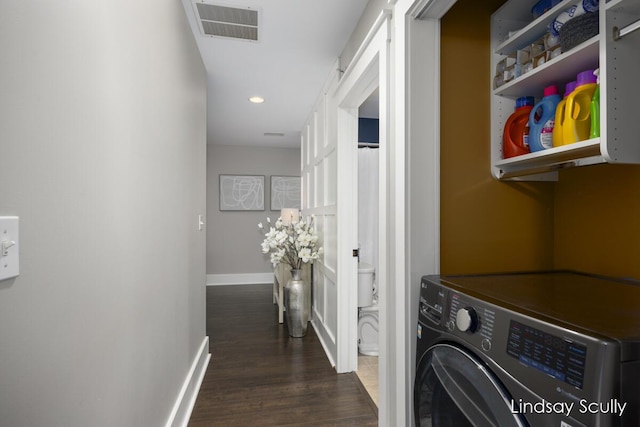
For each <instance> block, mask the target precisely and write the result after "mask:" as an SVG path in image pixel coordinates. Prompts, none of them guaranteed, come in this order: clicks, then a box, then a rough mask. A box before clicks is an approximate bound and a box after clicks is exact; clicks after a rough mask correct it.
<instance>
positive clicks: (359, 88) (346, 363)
mask: <svg viewBox="0 0 640 427" xmlns="http://www.w3.org/2000/svg"><path fill="white" fill-rule="evenodd" d="M456 1H457V0H388V4H389V7H391V8H393V13H394V18H393V21H392V19H391V17H392V16H391V11H390V10H387V9H384V10H383V11H382V12H381V13H380V15H379V16H378V17H377V19H376V21H375V22H374V24H373V26H372V27H371V30H370V31H369V33H368V34H367V36H366V37H365V39H364V41H363V42H362V44H361V47H360V49H359V50H358V51H357V52H356V55H355V56H354V59H353V60H352V61H351V63H350V64H349V67H348V68H347V70H346V71H345V73H344V75H343V76H342V79H341V80H340V81H339V83H338V85H337V88H336V92H335V93H336V96H335V99H336V105H337V109H338V115H337V121H338V123H337V124H338V126H337V131H338V133H337V147H336V149H337V158H338V160H337V163H338V171H337V182H338V192H337V201H338V206H337V212H336V213H337V235H338V236H340V238H339V239H338V241H337V266H338V271H337V273H338V274H337V290H336V292H337V295H336V296H337V334H336V347H337V348H336V370H337V372H352V371H355V370H356V369H357V363H358V362H357V360H358V349H357V335H358V334H357V323H358V320H357V316H356V313H357V310H358V308H357V288H358V287H357V274H358V271H357V267H358V266H357V259H356V258H353V257H352V256H351V251H352V249H355V248H357V244H358V236H357V198H356V197H355V195H357V129H358V128H357V119H358V107H359V106H360V104H361V103H362V102H363V101H364V100H365V99H366V98H367V97H368V96H369V95H370V94H371V92H372V91H373V89H375V88H376V87H379V93H380V118H379V123H380V148H379V166H380V171H379V186H380V187H379V208H378V209H379V220H380V222H379V224H380V225H379V233H380V234H379V252H378V260H379V262H378V271H376V280H377V282H378V283H377V285H378V293H379V297H380V298H379V301H381V302H380V303H379V304H380V305H379V334H378V335H379V362H378V366H379V368H378V369H379V375H378V380H379V381H378V384H379V385H378V387H379V388H378V396H379V398H378V402H379V407H378V419H379V425H380V426H394V425H407V426H409V425H413V416H412V415H413V414H412V413H413V406H412V394H413V393H412V392H413V377H414V375H415V342H416V340H415V334H414V331H415V325H416V322H417V320H416V319H417V297H416V295H417V294H418V293H419V287H420V284H419V281H416V277H417V275H419V274H426V273H438V272H439V269H440V250H439V248H440V240H439V239H440V233H439V231H440V230H439V228H440V216H439V209H440V205H439V167H440V158H439V147H440V117H439V105H440V98H439V96H440V74H439V71H440V19H441V18H442V16H444V14H446V12H447V11H448V10H449V8H450V7H451V6H452V5H453V4H454V3H456ZM417 20H424V21H427V22H426V23H427V25H425V26H422V25H420V26H418V27H415V26H413V24H412V23H415V21H417ZM412 37H420V39H419V40H412ZM422 37H426V40H423V39H422ZM417 43H419V44H426V46H425V49H426V51H425V52H423V58H421V59H420V61H421V62H422V64H421V65H418V66H416V64H414V63H413V61H414V58H411V57H410V55H409V53H410V51H411V46H416V44H417ZM427 56H429V58H427V63H425V62H424V61H425V59H424V58H425V57H427ZM429 59H432V60H431V61H429ZM420 68H421V70H420V72H422V71H424V70H426V71H427V72H428V76H424V75H418V73H417V72H416V69H420ZM419 80H420V82H419V84H416V82H418V81H419ZM416 88H418V89H422V90H425V91H426V93H427V94H428V95H429V96H430V98H429V100H425V101H424V105H423V106H422V107H421V108H420V109H418V110H421V111H419V112H418V111H414V107H415V106H414V104H415V102H414V100H412V92H413V91H415V90H416ZM425 126H428V129H426V130H425V129H424V127H425ZM413 156H420V158H423V157H424V162H422V163H421V164H419V165H417V164H416V161H415V159H414V162H412V161H411V159H412V158H413ZM418 166H419V167H418ZM410 169H411V170H410ZM416 169H420V170H421V171H424V172H426V173H427V174H428V177H427V179H428V185H427V187H428V188H426V191H425V188H424V187H425V186H424V184H421V185H419V184H418V182H416V179H415V174H416V173H418V171H417V170H416ZM423 180H424V175H422V176H421V177H420V180H418V181H419V182H420V183H422V181H423ZM416 192H420V195H419V196H418V197H415V196H416ZM416 199H419V200H416ZM416 210H419V211H420V216H417V215H415V214H414V213H415V211H416ZM424 218H426V220H425V219H424Z"/></svg>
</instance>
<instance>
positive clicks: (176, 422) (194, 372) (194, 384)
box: [166, 337, 211, 427]
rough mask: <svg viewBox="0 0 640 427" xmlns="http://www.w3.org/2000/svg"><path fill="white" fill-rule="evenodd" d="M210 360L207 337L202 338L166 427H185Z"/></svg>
mask: <svg viewBox="0 0 640 427" xmlns="http://www.w3.org/2000/svg"><path fill="white" fill-rule="evenodd" d="M210 358H211V354H210V353H209V337H204V340H202V344H201V345H200V350H199V351H198V354H196V357H195V358H194V359H193V363H192V364H191V369H189V372H188V373H187V377H186V378H185V380H184V384H183V385H182V389H181V390H180V394H179V395H178V399H177V400H176V403H175V405H173V410H172V411H171V415H169V419H168V420H167V424H166V427H187V424H188V423H189V418H190V417H191V411H193V407H194V405H195V404H196V397H198V392H199V391H200V385H201V384H202V379H203V378H204V373H205V371H206V370H207V365H209V359H210Z"/></svg>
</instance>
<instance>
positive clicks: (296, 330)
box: [284, 269, 311, 338]
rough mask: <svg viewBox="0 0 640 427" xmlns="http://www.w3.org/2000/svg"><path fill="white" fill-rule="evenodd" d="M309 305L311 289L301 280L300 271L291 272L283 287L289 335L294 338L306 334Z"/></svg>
mask: <svg viewBox="0 0 640 427" xmlns="http://www.w3.org/2000/svg"><path fill="white" fill-rule="evenodd" d="M310 305H311V287H310V285H309V284H308V283H305V281H304V280H302V270H295V269H294V270H291V279H289V280H288V281H287V283H286V285H284V307H285V310H286V313H285V315H286V318H287V327H288V328H289V335H291V336H292V337H294V338H300V337H304V336H305V335H306V334H307V324H308V322H309V315H310V311H311V308H310Z"/></svg>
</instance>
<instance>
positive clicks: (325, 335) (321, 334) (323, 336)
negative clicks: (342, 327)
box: [311, 316, 336, 368]
mask: <svg viewBox="0 0 640 427" xmlns="http://www.w3.org/2000/svg"><path fill="white" fill-rule="evenodd" d="M311 326H313V329H314V330H315V331H316V336H317V337H318V341H320V344H321V345H322V348H323V349H324V352H325V354H326V355H327V359H329V363H331V366H332V367H334V368H335V367H336V362H335V354H334V352H332V351H331V349H334V351H335V348H336V345H335V342H334V341H332V340H331V334H330V333H329V331H328V330H327V329H325V327H324V324H323V323H322V322H320V320H319V319H318V318H316V317H315V316H314V317H313V318H312V319H311ZM327 341H329V342H330V343H332V344H333V345H332V346H331V347H329V346H328V345H327Z"/></svg>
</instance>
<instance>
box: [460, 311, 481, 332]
mask: <svg viewBox="0 0 640 427" xmlns="http://www.w3.org/2000/svg"><path fill="white" fill-rule="evenodd" d="M456 326H457V327H458V329H459V330H460V331H462V332H469V333H470V334H472V333H474V332H476V331H477V330H478V313H476V310H475V309H474V308H473V307H471V306H467V307H465V308H461V309H459V310H458V312H457V313H456Z"/></svg>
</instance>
